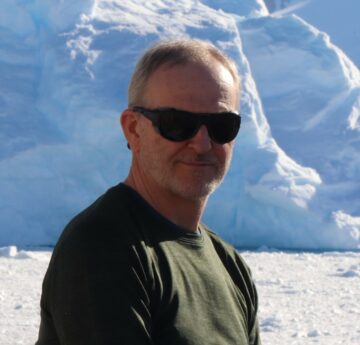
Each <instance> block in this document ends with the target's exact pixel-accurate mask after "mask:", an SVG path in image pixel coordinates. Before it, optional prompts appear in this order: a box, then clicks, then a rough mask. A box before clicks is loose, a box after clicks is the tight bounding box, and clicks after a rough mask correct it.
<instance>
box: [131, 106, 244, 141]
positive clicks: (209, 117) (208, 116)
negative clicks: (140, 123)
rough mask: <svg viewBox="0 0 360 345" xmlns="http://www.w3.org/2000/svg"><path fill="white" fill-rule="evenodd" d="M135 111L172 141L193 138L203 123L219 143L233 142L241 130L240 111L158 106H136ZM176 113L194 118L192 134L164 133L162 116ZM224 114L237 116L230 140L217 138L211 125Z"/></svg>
mask: <svg viewBox="0 0 360 345" xmlns="http://www.w3.org/2000/svg"><path fill="white" fill-rule="evenodd" d="M131 110H132V111H134V112H137V113H140V114H142V115H143V116H145V117H146V118H147V119H149V120H150V121H151V122H152V124H153V126H154V128H155V129H156V131H157V132H158V133H159V134H160V135H161V136H162V137H163V138H165V139H167V140H170V141H175V142H181V141H185V140H189V139H191V138H193V137H194V136H195V135H196V133H197V132H198V131H199V129H200V127H201V126H202V125H205V126H206V129H207V131H208V134H209V137H210V139H211V140H212V141H214V142H215V143H218V144H225V143H228V142H231V141H232V140H234V139H235V137H236V135H237V134H238V132H239V129H240V126H241V116H240V114H239V113H236V112H230V111H226V112H220V113H194V112H190V111H186V110H179V109H175V108H158V109H147V108H143V107H138V106H135V107H133V108H132V109H131ZM169 112H172V113H176V114H181V115H182V116H187V117H188V118H192V119H193V120H192V121H193V122H194V124H195V126H194V131H193V133H191V135H189V137H185V138H184V139H183V138H179V139H175V138H173V137H171V136H168V135H167V133H164V131H163V130H162V127H161V118H162V117H163V116H164V115H165V116H166V113H169ZM223 116H231V117H232V118H233V119H234V117H235V116H236V117H235V119H236V120H237V119H238V120H237V121H236V120H235V121H234V125H235V129H234V131H233V136H231V137H230V138H229V140H226V141H218V140H216V135H214V128H212V127H211V125H212V124H214V122H216V121H217V120H218V119H219V117H223Z"/></svg>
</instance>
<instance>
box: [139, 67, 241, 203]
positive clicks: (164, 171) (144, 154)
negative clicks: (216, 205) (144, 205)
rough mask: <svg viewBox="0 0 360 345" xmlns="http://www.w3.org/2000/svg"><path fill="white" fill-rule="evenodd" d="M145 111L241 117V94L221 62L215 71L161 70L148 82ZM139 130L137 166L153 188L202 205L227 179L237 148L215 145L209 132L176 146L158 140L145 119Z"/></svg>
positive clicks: (196, 68)
mask: <svg viewBox="0 0 360 345" xmlns="http://www.w3.org/2000/svg"><path fill="white" fill-rule="evenodd" d="M142 105H143V106H144V107H146V108H149V109H156V108H176V109H180V110H187V111H192V112H203V113H206V112H209V113H215V112H223V111H235V110H236V106H237V88H236V85H235V84H234V80H233V78H232V76H231V74H230V72H229V71H228V70H227V69H226V68H225V67H223V66H222V65H221V64H220V63H218V62H215V61H214V62H213V64H212V66H210V67H209V66H203V65H200V64H187V65H184V66H173V67H160V68H159V69H158V70H156V71H155V72H154V73H153V74H152V75H151V76H150V78H149V80H148V83H147V86H146V91H145V95H144V104H142ZM139 128H140V138H139V150H138V152H137V153H136V156H135V160H136V163H137V165H138V168H139V170H140V171H141V174H142V176H143V181H146V182H145V183H146V184H147V188H151V189H153V190H154V191H158V192H165V193H171V194H172V195H175V196H177V197H180V198H183V199H189V200H199V199H204V198H206V197H207V196H208V195H209V194H210V193H211V192H212V191H213V190H214V189H215V188H216V186H217V185H218V184H219V183H220V182H221V180H222V179H223V177H224V175H225V173H226V171H227V169H228V167H229V164H230V160H231V155H232V149H233V142H230V143H226V144H217V143H215V142H213V141H212V140H211V139H210V138H209V135H208V132H207V129H206V127H205V126H202V127H201V128H200V129H199V131H198V133H197V134H196V135H195V136H194V137H193V138H191V139H188V140H185V141H182V142H172V141H169V140H167V139H165V138H163V137H162V136H161V135H160V134H158V133H157V132H156V130H155V128H154V127H153V126H152V123H151V122H150V120H148V119H146V118H145V117H143V116H140V118H139Z"/></svg>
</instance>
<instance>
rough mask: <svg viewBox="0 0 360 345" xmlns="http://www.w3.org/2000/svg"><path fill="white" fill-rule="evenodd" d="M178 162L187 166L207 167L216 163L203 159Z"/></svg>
mask: <svg viewBox="0 0 360 345" xmlns="http://www.w3.org/2000/svg"><path fill="white" fill-rule="evenodd" d="M180 163H182V164H184V165H188V166H193V167H209V166H214V165H216V163H215V162H213V161H205V160H201V161H200V160H198V161H180Z"/></svg>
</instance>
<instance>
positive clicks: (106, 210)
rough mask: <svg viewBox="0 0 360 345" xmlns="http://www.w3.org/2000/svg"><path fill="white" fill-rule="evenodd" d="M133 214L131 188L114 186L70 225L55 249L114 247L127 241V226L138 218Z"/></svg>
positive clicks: (78, 215)
mask: <svg viewBox="0 0 360 345" xmlns="http://www.w3.org/2000/svg"><path fill="white" fill-rule="evenodd" d="M132 213H133V212H132V200H131V195H130V196H129V191H128V190H127V187H126V186H124V185H123V184H119V185H117V186H114V187H112V188H110V189H109V190H107V191H106V192H105V193H104V194H103V195H101V196H100V197H99V198H98V199H96V200H95V201H94V202H93V203H92V204H91V205H90V206H88V207H87V208H85V209H84V210H83V211H81V212H80V213H79V214H77V215H76V216H75V217H74V218H73V219H72V220H71V221H70V222H69V223H68V224H67V225H66V227H65V229H64V231H63V232H62V234H61V236H60V238H59V240H58V242H57V245H56V247H55V252H57V251H58V250H59V248H66V251H71V249H72V248H75V249H76V250H79V249H81V250H82V252H85V251H86V249H89V250H90V249H93V248H92V247H94V246H101V245H104V244H105V245H107V246H108V245H110V246H111V243H114V241H117V240H118V241H119V243H121V242H124V240H125V241H126V236H127V234H128V233H129V231H127V229H128V228H129V227H131V224H132V222H133V218H134V217H135V216H134V215H133V214H132ZM132 232H133V229H132ZM119 236H121V241H120V238H119ZM117 244H118V243H117Z"/></svg>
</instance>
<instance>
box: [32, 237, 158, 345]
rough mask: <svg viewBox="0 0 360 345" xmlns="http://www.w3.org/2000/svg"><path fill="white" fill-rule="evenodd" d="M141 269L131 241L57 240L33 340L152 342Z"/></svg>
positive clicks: (41, 342) (69, 344)
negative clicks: (74, 242)
mask: <svg viewBox="0 0 360 345" xmlns="http://www.w3.org/2000/svg"><path fill="white" fill-rule="evenodd" d="M146 274H147V273H146V269H145V268H144V265H143V263H142V262H141V258H140V255H139V254H138V251H137V250H136V249H135V248H134V247H133V246H131V245H130V246H123V248H121V247H120V248H119V247H117V248H115V247H114V248H109V247H105V246H104V244H102V243H98V245H97V246H94V247H93V246H90V247H89V246H88V245H81V244H79V243H77V245H76V246H74V245H72V244H71V245H63V246H61V247H60V248H59V250H58V251H57V253H56V255H55V257H54V259H53V260H52V262H51V263H50V266H49V269H48V272H47V275H46V277H45V280H44V284H43V296H42V301H41V326H40V331H39V340H38V342H37V345H45V344H46V345H50V344H52V345H58V344H59V345H65V344H67V345H82V344H84V345H85V344H86V345H91V344H96V345H101V344H104V345H105V344H106V345H111V344H114V345H115V344H137V345H143V344H144V345H145V344H152V343H153V342H152V340H151V312H150V298H149V294H148V288H149V283H148V278H147V275H146Z"/></svg>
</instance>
